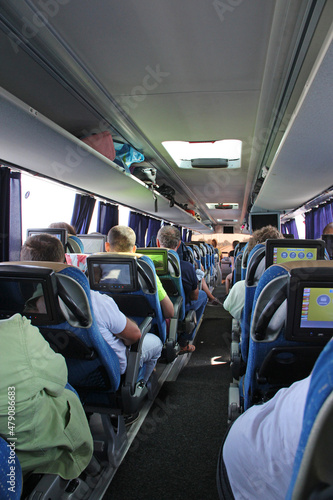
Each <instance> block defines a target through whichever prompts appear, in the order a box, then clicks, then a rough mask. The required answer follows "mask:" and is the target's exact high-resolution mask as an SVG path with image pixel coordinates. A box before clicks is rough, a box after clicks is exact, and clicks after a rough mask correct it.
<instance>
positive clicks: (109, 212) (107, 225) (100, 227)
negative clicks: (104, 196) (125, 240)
mask: <svg viewBox="0 0 333 500" xmlns="http://www.w3.org/2000/svg"><path fill="white" fill-rule="evenodd" d="M118 223H119V209H118V205H112V204H111V203H104V202H103V201H100V202H99V203H98V214H97V232H98V233H102V234H108V232H109V231H110V229H111V228H112V227H113V226H117V225H118Z"/></svg>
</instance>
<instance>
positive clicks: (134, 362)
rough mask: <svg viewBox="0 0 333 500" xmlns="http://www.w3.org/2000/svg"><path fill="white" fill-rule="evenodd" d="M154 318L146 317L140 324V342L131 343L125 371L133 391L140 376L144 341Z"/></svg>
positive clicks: (126, 381)
mask: <svg viewBox="0 0 333 500" xmlns="http://www.w3.org/2000/svg"><path fill="white" fill-rule="evenodd" d="M152 321H153V319H152V318H151V317H147V318H145V319H144V320H143V321H142V322H141V323H140V325H139V328H140V331H141V338H140V340H139V341H138V342H136V343H135V344H132V345H131V349H130V351H129V353H128V356H127V368H126V373H125V382H124V385H125V386H131V388H132V390H133V392H134V390H135V384H136V381H137V378H138V373H139V369H140V359H141V353H142V343H143V339H144V337H145V335H146V334H147V333H148V332H149V330H150V327H151V324H152Z"/></svg>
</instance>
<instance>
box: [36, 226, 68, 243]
mask: <svg viewBox="0 0 333 500" xmlns="http://www.w3.org/2000/svg"><path fill="white" fill-rule="evenodd" d="M43 233H44V234H45V233H46V234H50V235H51V236H55V237H56V238H58V240H60V241H61V243H62V244H63V245H65V244H66V243H67V231H66V229H62V228H49V227H46V228H41V229H40V228H33V229H28V230H27V237H29V236H36V234H43Z"/></svg>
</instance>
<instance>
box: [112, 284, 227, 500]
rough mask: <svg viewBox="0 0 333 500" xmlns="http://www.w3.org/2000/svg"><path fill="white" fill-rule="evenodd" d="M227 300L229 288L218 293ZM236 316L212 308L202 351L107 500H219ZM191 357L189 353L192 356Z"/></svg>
mask: <svg viewBox="0 0 333 500" xmlns="http://www.w3.org/2000/svg"><path fill="white" fill-rule="evenodd" d="M214 295H215V296H217V297H219V298H221V297H223V295H224V286H219V287H217V288H216V289H215V291H214ZM230 332H231V316H230V315H229V313H227V312H226V311H225V310H224V309H223V307H206V309H205V312H204V317H203V321H202V323H201V326H200V329H199V331H198V334H197V336H196V339H195V342H194V343H195V345H196V350H195V352H194V353H193V354H192V355H191V357H190V359H189V361H188V363H187V364H186V366H185V367H184V368H183V369H182V371H181V372H180V373H179V375H178V377H177V380H176V381H175V380H172V381H168V379H167V381H166V382H165V383H164V384H163V386H162V388H161V390H160V392H159V394H158V395H157V398H156V400H155V402H154V404H153V406H152V407H151V409H150V412H149V414H148V415H147V418H146V419H145V421H144V422H143V424H142V426H141V428H140V431H139V432H138V434H137V436H136V438H135V440H134V441H133V443H132V447H131V448H130V449H129V452H128V453H127V455H126V457H125V459H124V461H123V462H122V464H121V465H120V467H119V469H118V470H117V472H116V474H115V476H114V478H113V480H112V483H111V485H110V487H109V489H108V490H107V492H106V494H105V496H104V497H103V498H104V499H107V500H123V499H124V498H126V499H127V500H131V499H136V500H137V499H140V500H153V499H155V498H158V499H159V500H170V499H171V498H172V499H183V500H184V499H203V498H205V499H206V500H208V499H212V500H213V499H216V498H217V489H216V464H217V456H218V451H219V448H220V445H221V442H222V438H223V436H224V434H225V432H226V428H227V400H228V386H229V382H230V380H229V379H230V369H229V363H228V362H229V359H230V341H231V339H230ZM186 356H188V355H186Z"/></svg>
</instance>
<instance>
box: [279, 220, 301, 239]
mask: <svg viewBox="0 0 333 500" xmlns="http://www.w3.org/2000/svg"><path fill="white" fill-rule="evenodd" d="M281 232H282V234H293V235H294V238H295V239H298V238H299V236H298V230H297V225H296V221H295V219H290V220H288V221H287V222H285V223H284V224H282V225H281Z"/></svg>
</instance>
